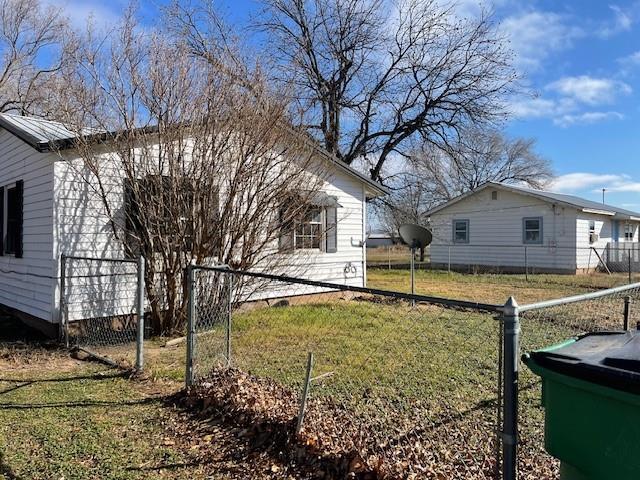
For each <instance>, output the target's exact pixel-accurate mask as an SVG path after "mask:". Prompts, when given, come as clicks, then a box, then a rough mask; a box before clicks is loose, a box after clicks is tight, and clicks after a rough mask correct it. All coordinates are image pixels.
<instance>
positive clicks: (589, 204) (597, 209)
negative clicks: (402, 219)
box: [427, 182, 640, 220]
mask: <svg viewBox="0 0 640 480" xmlns="http://www.w3.org/2000/svg"><path fill="white" fill-rule="evenodd" d="M487 188H495V189H499V190H504V191H509V192H512V193H516V194H519V195H527V196H532V197H535V198H538V199H540V200H543V201H546V202H548V203H551V204H563V205H567V206H569V207H572V208H575V209H577V210H580V211H583V212H588V213H595V214H600V215H607V216H612V217H619V218H623V219H632V220H640V213H637V212H633V211H631V210H626V209H624V208H619V207H616V206H613V205H607V204H604V203H598V202H594V201H592V200H587V199H584V198H581V197H576V196H575V195H567V194H564V193H554V192H547V191H544V190H534V189H531V188H525V187H520V186H516V185H509V184H505V183H501V182H486V183H484V184H482V185H480V186H479V187H478V188H476V189H475V190H472V191H470V192H467V193H465V194H462V195H459V196H458V197H455V198H453V199H451V200H450V201H448V202H446V203H443V204H442V205H439V206H437V207H435V208H434V209H432V210H430V211H429V212H427V215H433V214H435V213H437V212H440V211H441V210H444V209H446V208H448V207H450V206H451V205H454V204H456V203H458V202H460V201H461V200H464V199H465V198H469V197H472V196H474V195H476V194H478V193H479V192H481V191H483V190H485V189H487Z"/></svg>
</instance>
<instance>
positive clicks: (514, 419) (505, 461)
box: [502, 297, 520, 480]
mask: <svg viewBox="0 0 640 480" xmlns="http://www.w3.org/2000/svg"><path fill="white" fill-rule="evenodd" d="M502 321H503V322H504V346H503V350H504V370H503V385H504V412H503V415H502V418H503V423H502V472H503V478H504V480H516V477H517V458H518V457H517V447H518V370H519V369H518V364H519V358H518V357H519V354H520V313H519V308H518V302H516V300H515V298H513V297H510V298H509V300H507V303H505V305H504V309H503V316H502Z"/></svg>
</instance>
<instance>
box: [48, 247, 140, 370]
mask: <svg viewBox="0 0 640 480" xmlns="http://www.w3.org/2000/svg"><path fill="white" fill-rule="evenodd" d="M60 262H61V265H60V326H61V336H62V339H63V342H64V343H65V344H66V346H67V347H71V348H76V349H80V350H83V351H85V352H86V353H88V354H90V355H92V356H95V357H97V358H100V359H102V360H104V361H106V362H109V363H112V364H114V365H119V366H135V368H137V369H141V368H142V367H143V361H144V359H143V339H144V299H145V296H144V259H143V258H142V257H140V258H139V259H138V260H129V259H113V258H91V257H79V256H67V255H62V256H61V258H60Z"/></svg>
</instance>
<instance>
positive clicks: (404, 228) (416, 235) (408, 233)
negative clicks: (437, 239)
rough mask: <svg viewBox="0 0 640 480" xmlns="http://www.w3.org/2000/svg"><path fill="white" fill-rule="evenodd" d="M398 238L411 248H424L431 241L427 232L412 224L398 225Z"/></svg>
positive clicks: (430, 236) (429, 233)
mask: <svg viewBox="0 0 640 480" xmlns="http://www.w3.org/2000/svg"><path fill="white" fill-rule="evenodd" d="M400 238H402V241H403V242H404V243H406V244H407V245H409V246H410V247H411V248H424V247H426V246H427V245H429V244H430V243H431V240H432V239H433V237H432V235H431V232H430V231H429V230H427V229H426V228H424V227H421V226H420V225H415V224H413V223H405V224H404V225H400Z"/></svg>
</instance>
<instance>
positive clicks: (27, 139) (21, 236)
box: [0, 114, 385, 334]
mask: <svg viewBox="0 0 640 480" xmlns="http://www.w3.org/2000/svg"><path fill="white" fill-rule="evenodd" d="M73 137H74V134H73V133H72V132H70V131H69V130H67V129H66V128H65V127H64V125H62V124H59V123H56V122H50V121H45V120H42V119H36V118H30V117H23V116H17V115H9V114H0V239H1V242H0V304H2V305H3V306H5V307H7V308H9V309H10V310H12V311H14V312H15V313H16V314H18V315H19V316H20V317H21V318H22V319H23V320H24V321H26V322H29V323H32V324H34V325H35V326H37V327H39V328H41V329H43V330H46V331H48V332H49V333H51V334H53V333H55V332H56V331H57V325H56V323H57V322H58V319H59V302H60V298H59V289H60V256H61V254H66V255H75V256H87V257H99V258H110V257H121V256H122V248H121V245H119V244H118V242H117V241H115V240H114V237H113V235H112V233H111V232H110V228H108V225H107V224H108V222H109V220H108V217H107V215H105V213H104V210H103V206H102V204H101V203H100V202H96V201H92V200H90V199H88V197H87V196H86V191H87V188H86V184H85V183H86V182H85V180H84V177H83V175H82V172H81V171H80V170H81V169H78V168H75V167H74V158H77V159H79V156H78V155H77V154H75V153H74V151H73ZM318 161H319V162H325V163H326V164H327V170H328V171H329V172H330V175H329V176H328V177H327V179H326V181H325V183H324V187H323V192H324V194H325V195H324V198H325V199H326V198H327V197H329V196H330V197H331V198H333V199H335V202H336V206H339V208H336V210H335V214H336V215H337V222H336V225H337V227H336V229H335V238H333V239H332V240H333V242H335V245H334V244H333V243H332V247H331V248H326V249H319V248H317V249H316V250H317V251H314V252H311V253H312V254H311V255H310V256H309V255H307V256H306V257H305V258H307V259H309V258H310V259H311V262H312V267H313V268H311V269H309V273H308V275H307V277H309V278H311V279H314V280H323V281H341V282H343V283H344V282H346V283H349V284H353V285H359V286H362V285H364V284H365V282H366V249H365V247H364V245H363V243H362V241H363V240H364V238H365V233H366V230H365V225H366V218H365V213H366V202H367V200H368V199H370V198H373V197H375V196H378V195H382V194H384V193H385V189H384V188H383V187H382V186H380V185H379V184H377V183H376V182H373V181H371V180H370V179H368V178H367V177H365V176H363V175H362V174H360V173H358V172H357V171H355V170H353V169H352V168H350V167H348V166H346V165H345V164H343V163H342V162H339V161H337V160H335V159H334V158H332V157H331V156H330V155H329V154H327V153H326V152H324V151H322V150H320V149H319V148H318ZM77 164H78V162H76V166H77ZM115 181H116V182H118V179H115ZM323 218H326V215H323ZM314 246H315V244H314ZM307 247H309V246H308V245H305V248H306V249H307V250H309V249H308V248H307ZM294 254H295V252H294ZM307 261H309V260H307ZM91 301H92V299H87V305H89V304H90V303H91Z"/></svg>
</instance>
